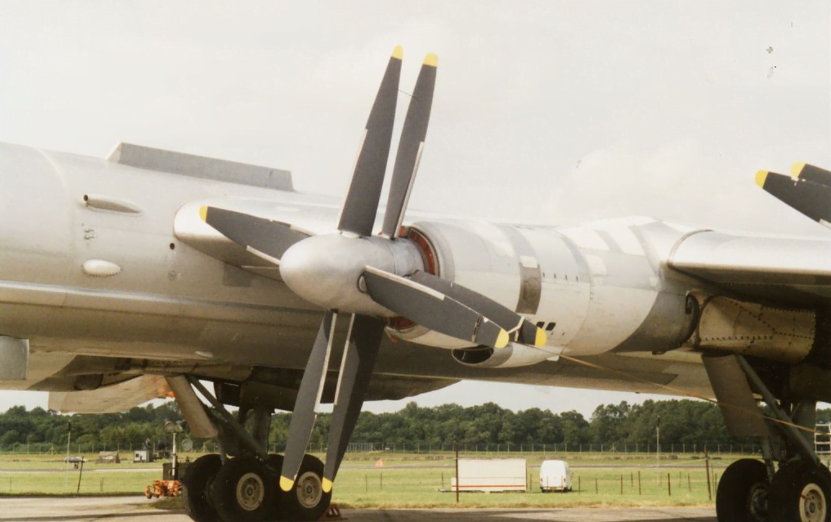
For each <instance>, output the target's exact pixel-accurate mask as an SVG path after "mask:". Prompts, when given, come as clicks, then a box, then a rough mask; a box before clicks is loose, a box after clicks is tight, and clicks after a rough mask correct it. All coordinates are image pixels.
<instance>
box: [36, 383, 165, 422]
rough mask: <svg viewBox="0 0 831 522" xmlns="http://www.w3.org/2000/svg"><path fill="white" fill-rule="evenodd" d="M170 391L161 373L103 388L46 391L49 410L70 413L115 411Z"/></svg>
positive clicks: (120, 410)
mask: <svg viewBox="0 0 831 522" xmlns="http://www.w3.org/2000/svg"><path fill="white" fill-rule="evenodd" d="M169 393H170V388H169V387H168V386H167V382H166V381H165V378H164V377H163V376H161V375H141V376H139V377H136V378H134V379H130V380H128V381H124V382H121V383H118V384H114V385H112V386H107V387H105V388H98V389H96V390H84V391H73V392H50V393H49V409H50V410H55V411H60V412H73V413H118V412H122V411H127V410H129V409H130V408H132V407H133V406H138V405H139V404H141V403H143V402H147V401H149V400H152V399H157V398H160V397H164V396H166V395H167V394H169Z"/></svg>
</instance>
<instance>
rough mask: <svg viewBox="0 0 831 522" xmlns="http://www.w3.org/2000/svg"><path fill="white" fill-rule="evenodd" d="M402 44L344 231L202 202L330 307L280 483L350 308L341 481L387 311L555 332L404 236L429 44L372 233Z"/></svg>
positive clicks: (331, 459)
mask: <svg viewBox="0 0 831 522" xmlns="http://www.w3.org/2000/svg"><path fill="white" fill-rule="evenodd" d="M401 58H402V49H401V47H400V46H399V47H396V48H395V50H394V51H393V53H392V56H391V58H390V60H389V63H388V64H387V69H386V72H385V74H384V77H383V80H382V81H381V86H380V88H379V89H378V94H377V96H376V98H375V102H374V104H373V106H372V110H371V111H370V115H369V119H368V120H367V124H366V130H365V133H364V136H363V139H362V141H361V146H360V149H359V152H358V159H357V161H356V163H355V171H354V173H353V174H352V181H351V183H350V186H349V191H348V193H347V195H346V199H345V201H344V204H343V208H342V209H341V214H340V218H339V220H338V231H339V232H338V233H335V234H327V235H319V236H310V235H309V234H305V233H304V232H302V231H299V230H296V229H294V228H291V226H290V225H286V224H285V223H279V222H274V221H268V220H263V219H261V218H253V219H251V218H252V216H247V215H245V214H239V213H235V212H230V211H221V209H215V208H203V209H202V210H201V215H202V217H203V219H204V220H205V221H206V222H207V223H208V224H209V225H211V226H212V227H214V228H215V229H216V230H218V231H219V232H220V233H222V234H224V235H225V236H226V237H228V238H229V239H231V240H232V241H234V242H236V243H238V244H240V245H242V246H244V247H246V248H247V249H249V251H252V252H254V253H260V254H263V256H262V257H265V258H266V259H268V258H270V260H271V261H272V262H273V263H275V264H277V265H279V267H280V276H281V277H282V279H283V280H284V281H285V283H286V284H287V285H288V287H289V288H291V290H292V291H293V292H295V293H296V294H297V295H298V296H300V297H302V298H303V299H305V300H307V301H309V302H311V303H314V304H316V305H318V306H320V307H321V308H324V309H325V310H326V314H325V316H324V318H323V321H322V323H321V326H320V330H319V332H318V335H317V338H316V340H315V343H314V346H313V347H312V352H311V355H310V356H309V360H308V362H307V363H306V369H305V372H304V374H303V379H302V380H301V383H300V389H299V391H298V395H297V401H296V403H295V407H294V414H293V415H292V420H291V424H290V426H289V436H288V444H287V446H286V452H285V456H284V459H283V467H282V470H281V473H280V475H281V476H280V488H281V489H282V490H283V491H290V490H291V489H292V487H294V484H295V480H296V477H297V473H298V470H299V469H300V465H301V463H302V460H303V454H304V452H305V450H306V446H307V445H308V442H309V438H310V436H311V432H312V428H313V426H314V422H315V419H316V416H317V411H318V407H319V405H320V397H321V394H322V390H323V384H324V382H325V376H326V371H327V369H328V365H329V357H330V354H331V352H332V338H333V332H334V327H335V323H336V321H337V319H338V315H347V316H349V334H348V336H347V342H346V347H345V350H344V354H343V360H342V361H341V369H340V373H339V377H338V384H337V392H336V395H335V404H334V410H333V413H332V421H331V426H330V431H329V444H328V450H327V455H326V464H325V468H324V472H323V484H322V486H323V490H324V492H325V493H329V492H330V491H331V490H332V486H333V482H334V480H335V476H336V475H337V471H338V468H339V467H340V463H341V461H342V460H343V455H344V453H345V451H346V447H347V443H348V441H349V438H350V436H351V434H352V431H353V429H354V427H355V423H356V422H357V419H358V414H359V413H360V411H361V407H362V405H363V398H364V395H365V392H366V387H367V385H368V384H369V379H370V377H371V375H372V369H373V367H374V364H375V359H376V356H377V354H378V348H379V347H380V345H381V340H382V336H383V332H384V329H385V327H386V326H387V322H386V319H392V318H394V317H404V318H407V319H409V320H411V321H413V322H415V323H418V324H420V325H422V326H424V327H426V328H428V329H430V330H433V331H436V332H439V333H442V334H444V335H448V336H450V337H454V338H457V339H461V340H463V341H466V342H470V343H472V344H476V345H480V346H488V347H491V348H494V349H500V348H504V347H505V346H507V345H508V343H509V342H511V341H514V342H521V343H525V344H529V345H534V346H541V345H543V344H545V340H546V338H545V333H544V332H543V331H542V330H541V329H539V328H537V327H536V326H534V325H533V324H531V323H529V322H528V321H526V320H525V319H524V318H523V317H522V316H520V315H519V314H517V313H515V312H513V311H511V310H510V309H508V308H506V307H504V306H502V305H501V304H499V303H497V302H495V301H493V300H491V299H489V298H488V297H485V296H483V295H481V294H479V293H477V292H474V291H472V290H470V289H467V288H464V287H462V286H459V285H454V284H453V283H451V282H449V281H446V280H443V279H441V278H439V277H436V276H434V275H432V274H429V273H427V272H425V271H424V262H423V260H422V257H421V253H420V251H419V249H418V247H417V246H416V245H415V244H414V243H413V242H412V241H411V240H409V239H407V238H402V237H398V235H399V230H400V227H401V222H402V220H403V218H404V213H405V211H406V207H407V202H408V200H409V197H410V193H411V191H412V187H413V182H414V180H415V176H416V171H417V169H418V165H419V161H420V159H421V154H422V151H423V149H424V141H425V137H426V134H427V126H428V123H429V121H430V110H431V107H432V100H433V91H434V86H435V81H436V67H437V65H438V59H437V57H436V55H434V54H428V55H427V57H426V58H425V60H424V63H423V65H422V67H421V71H420V73H419V75H418V79H417V81H416V86H415V90H414V91H413V96H412V100H411V101H410V106H409V108H408V110H407V116H406V119H405V121H404V128H403V130H402V133H401V139H400V142H399V145H398V152H397V155H396V161H395V165H394V167H393V174H392V180H391V186H390V191H389V199H388V202H387V208H386V212H385V215H384V221H383V227H382V231H381V235H380V236H373V235H372V228H373V225H374V222H375V219H376V215H377V211H378V203H379V199H380V195H381V187H382V185H383V183H384V174H385V171H386V167H387V157H388V155H389V150H390V141H391V139H392V127H393V123H394V119H395V104H396V99H397V95H398V83H399V76H400V72H401Z"/></svg>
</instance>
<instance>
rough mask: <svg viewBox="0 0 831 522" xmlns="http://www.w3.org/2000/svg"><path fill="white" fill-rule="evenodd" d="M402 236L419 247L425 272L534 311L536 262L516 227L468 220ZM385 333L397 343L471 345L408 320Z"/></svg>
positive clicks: (418, 227) (421, 225) (425, 225)
mask: <svg viewBox="0 0 831 522" xmlns="http://www.w3.org/2000/svg"><path fill="white" fill-rule="evenodd" d="M407 237H408V239H410V240H411V241H413V243H415V244H416V245H417V246H418V247H419V250H420V251H421V254H422V257H423V261H424V269H425V270H426V271H428V272H430V273H432V274H435V275H438V276H440V277H442V278H443V279H447V280H449V281H453V282H454V283H457V284H459V285H462V286H465V287H466V288H470V289H471V290H474V291H476V292H479V293H482V294H483V295H486V296H488V297H490V298H491V299H493V300H495V301H497V302H499V303H501V304H503V305H505V306H506V307H508V308H510V309H511V310H515V311H516V312H518V313H521V314H525V315H526V316H528V315H532V316H533V315H535V314H536V313H537V311H538V308H539V306H540V298H541V284H542V277H541V271H540V264H539V262H538V260H537V257H536V254H535V252H534V249H533V248H532V246H531V245H530V244H529V242H528V240H527V239H526V238H525V237H524V236H523V235H522V234H520V233H519V232H518V231H517V230H516V229H515V228H513V227H510V226H502V225H494V224H489V223H480V222H473V221H460V222H453V221H449V222H418V223H415V224H414V225H413V226H412V227H410V228H409V230H408V233H407ZM389 331H390V333H391V334H392V335H394V336H396V337H399V338H401V339H405V340H408V341H411V342H415V343H418V344H424V345H428V346H436V347H439V348H445V349H461V348H471V347H474V346H475V345H474V344H472V343H470V342H465V341H460V340H458V339H453V338H450V337H447V336H445V335H442V334H438V333H436V332H433V331H430V330H427V329H426V328H423V327H421V326H418V325H414V324H412V323H407V322H402V323H400V324H397V325H395V326H394V327H391V328H390V330H389Z"/></svg>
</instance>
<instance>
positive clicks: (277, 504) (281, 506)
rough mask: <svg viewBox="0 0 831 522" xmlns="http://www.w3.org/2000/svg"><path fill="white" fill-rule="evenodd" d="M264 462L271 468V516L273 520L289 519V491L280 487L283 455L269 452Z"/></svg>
mask: <svg viewBox="0 0 831 522" xmlns="http://www.w3.org/2000/svg"><path fill="white" fill-rule="evenodd" d="M266 464H268V467H269V468H271V474H272V476H273V477H274V480H273V481H272V485H271V487H272V489H273V490H274V496H273V497H272V499H271V502H272V510H271V511H272V517H273V519H274V520H275V521H283V520H291V511H290V509H291V503H290V502H289V500H288V498H287V497H288V495H289V493H286V492H285V491H283V490H281V489H280V471H281V470H282V469H283V456H282V455H278V454H276V453H269V455H268V460H267V461H266Z"/></svg>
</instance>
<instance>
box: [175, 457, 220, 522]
mask: <svg viewBox="0 0 831 522" xmlns="http://www.w3.org/2000/svg"><path fill="white" fill-rule="evenodd" d="M221 467H222V459H220V458H219V455H217V454H215V453H214V454H210V455H202V456H201V457H199V458H198V459H196V460H195V461H193V464H191V465H190V466H189V467H188V469H187V471H186V472H185V476H184V477H183V478H182V504H183V505H184V508H185V513H186V514H187V515H188V516H189V517H190V518H191V519H193V520H194V521H195V522H220V518H219V514H218V513H217V512H216V510H215V509H214V508H213V507H212V506H211V504H210V502H209V501H208V499H209V495H208V494H207V493H208V492H207V487H208V484H209V483H210V481H211V479H212V478H213V477H214V476H215V475H216V473H217V472H218V471H219V469H220V468H221Z"/></svg>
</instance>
